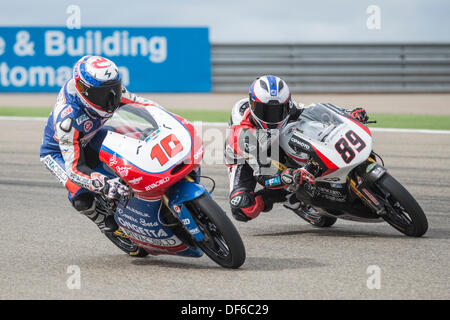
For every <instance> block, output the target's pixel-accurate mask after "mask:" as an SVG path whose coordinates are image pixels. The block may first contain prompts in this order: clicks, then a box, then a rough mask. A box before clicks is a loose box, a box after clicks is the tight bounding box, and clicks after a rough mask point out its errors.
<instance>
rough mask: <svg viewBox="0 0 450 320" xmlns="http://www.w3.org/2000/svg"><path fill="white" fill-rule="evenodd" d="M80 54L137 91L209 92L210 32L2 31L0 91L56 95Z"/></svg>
mask: <svg viewBox="0 0 450 320" xmlns="http://www.w3.org/2000/svg"><path fill="white" fill-rule="evenodd" d="M84 55H101V56H104V57H107V58H109V59H111V60H113V61H114V62H115V63H116V65H117V66H118V67H119V70H120V72H121V74H122V78H123V82H124V84H125V86H127V88H128V89H129V90H130V91H135V92H210V91H211V58H210V43H209V35H208V28H175V27H174V28H169V27H167V28H166V27H164V28H141V27H136V28H134V27H118V28H114V27H85V28H81V29H67V28H64V27H0V92H57V91H58V90H59V89H60V87H61V86H62V85H63V84H64V82H65V81H67V80H68V79H69V78H70V77H71V75H72V67H73V65H74V64H75V62H76V61H77V60H78V59H79V58H80V57H82V56H84Z"/></svg>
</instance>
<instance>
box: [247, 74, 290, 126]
mask: <svg viewBox="0 0 450 320" xmlns="http://www.w3.org/2000/svg"><path fill="white" fill-rule="evenodd" d="M249 104H250V112H251V116H252V118H253V119H254V120H255V122H256V123H257V124H258V125H259V126H260V127H261V128H262V129H277V128H280V127H282V126H283V125H284V124H285V123H286V122H287V120H288V119H289V111H290V109H291V104H292V102H291V91H290V90H289V87H288V85H287V84H286V82H284V81H283V80H282V79H281V78H279V77H276V76H271V75H266V76H262V77H259V78H257V79H256V80H255V81H253V83H252V85H251V86H250V90H249Z"/></svg>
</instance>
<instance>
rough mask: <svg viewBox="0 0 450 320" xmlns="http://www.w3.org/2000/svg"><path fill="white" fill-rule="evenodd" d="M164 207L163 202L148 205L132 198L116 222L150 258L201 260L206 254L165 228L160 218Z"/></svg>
mask: <svg viewBox="0 0 450 320" xmlns="http://www.w3.org/2000/svg"><path fill="white" fill-rule="evenodd" d="M162 205H163V204H162V201H161V200H156V201H146V200H142V199H138V198H132V199H130V200H129V201H128V203H127V205H126V207H125V206H123V204H122V203H120V204H119V205H118V206H117V210H116V215H115V220H116V222H117V224H118V225H119V226H120V228H121V229H122V230H123V232H124V233H125V234H126V235H127V236H128V237H129V238H130V239H131V240H132V241H133V242H135V243H137V244H138V245H139V246H141V247H143V248H144V249H145V250H146V251H147V252H149V253H150V254H153V255H158V254H175V255H181V256H189V257H201V256H202V255H203V252H202V251H201V250H200V249H193V248H190V247H188V246H187V245H186V244H185V243H184V242H182V241H181V240H180V239H179V238H178V237H177V236H176V235H175V234H174V233H173V232H172V230H171V229H170V227H169V226H167V225H164V222H162V221H161V217H160V216H159V211H160V210H161V206H162ZM191 220H193V219H192V217H191Z"/></svg>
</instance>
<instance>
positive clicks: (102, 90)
mask: <svg viewBox="0 0 450 320" xmlns="http://www.w3.org/2000/svg"><path fill="white" fill-rule="evenodd" d="M77 87H78V90H79V91H80V93H81V94H82V95H83V97H84V98H85V99H86V100H88V101H89V102H91V103H92V104H94V105H96V106H97V107H99V108H100V109H101V110H103V111H106V112H114V111H115V110H116V109H117V108H118V107H119V105H120V101H121V99H122V82H121V81H117V80H114V81H109V82H106V83H104V84H102V85H101V86H99V87H88V86H86V85H85V84H84V83H83V82H82V81H81V80H80V79H79V80H78V81H77Z"/></svg>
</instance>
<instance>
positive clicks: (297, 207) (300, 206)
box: [283, 193, 322, 225]
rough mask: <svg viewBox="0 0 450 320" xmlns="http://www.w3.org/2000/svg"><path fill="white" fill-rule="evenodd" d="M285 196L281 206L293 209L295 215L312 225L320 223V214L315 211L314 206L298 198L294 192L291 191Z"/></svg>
mask: <svg viewBox="0 0 450 320" xmlns="http://www.w3.org/2000/svg"><path fill="white" fill-rule="evenodd" d="M286 198H287V199H286V202H285V203H283V207H285V208H287V209H290V210H292V211H294V213H295V214H296V215H298V216H299V217H300V218H302V219H304V220H306V221H307V222H309V223H311V224H312V225H315V224H316V223H320V221H321V219H322V216H321V215H319V214H317V211H316V210H315V209H314V208H312V207H311V206H309V205H306V204H305V203H303V201H301V200H298V199H297V197H296V196H295V194H294V193H291V194H290V195H288V196H287V197H286Z"/></svg>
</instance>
